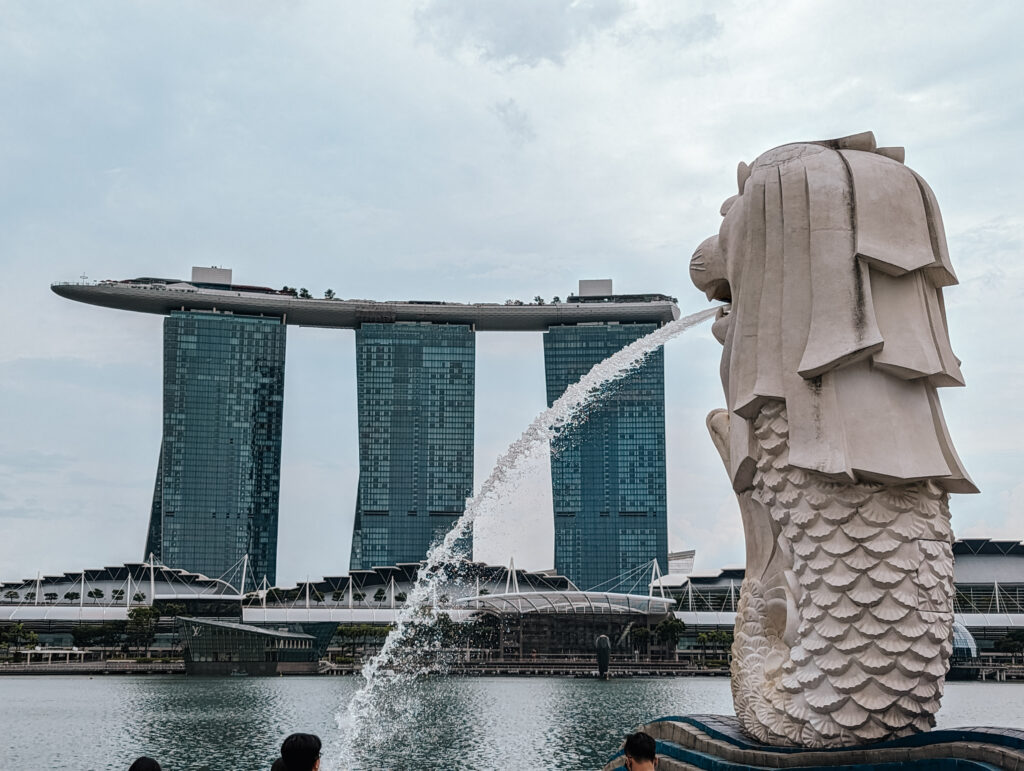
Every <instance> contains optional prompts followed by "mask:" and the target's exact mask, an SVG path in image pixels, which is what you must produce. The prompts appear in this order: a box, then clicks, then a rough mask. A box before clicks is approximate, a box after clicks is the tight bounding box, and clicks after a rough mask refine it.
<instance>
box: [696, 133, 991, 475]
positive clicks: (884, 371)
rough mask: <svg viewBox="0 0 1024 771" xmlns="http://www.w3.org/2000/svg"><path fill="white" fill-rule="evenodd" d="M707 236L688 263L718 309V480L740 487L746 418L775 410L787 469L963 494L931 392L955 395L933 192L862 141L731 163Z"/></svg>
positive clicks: (895, 159) (946, 280)
mask: <svg viewBox="0 0 1024 771" xmlns="http://www.w3.org/2000/svg"><path fill="white" fill-rule="evenodd" d="M738 183H739V193H738V194H737V195H736V196H733V197H732V198H730V199H728V200H727V201H726V202H725V203H724V204H723V206H722V212H721V213H722V214H723V215H724V219H723V221H722V226H721V229H720V230H719V234H718V236H715V237H713V238H710V239H708V240H707V241H705V242H704V243H703V244H701V246H700V247H698V249H697V252H696V253H695V254H694V257H693V259H692V261H691V263H690V274H691V276H692V278H693V281H694V283H695V284H696V286H697V287H698V288H700V289H702V290H704V291H705V292H706V293H707V295H708V298H709V299H717V300H725V301H727V302H729V303H730V304H731V305H730V308H729V309H728V310H724V311H723V312H722V314H720V317H719V319H718V321H717V322H716V324H715V327H714V331H715V335H716V336H717V337H718V338H719V340H720V341H721V342H722V343H723V344H724V346H725V350H724V354H723V358H722V382H723V385H724V387H725V392H726V397H727V400H728V410H729V412H730V413H731V414H732V415H734V416H736V417H739V418H742V419H743V420H735V419H733V420H732V422H731V430H730V475H731V478H732V481H733V486H734V488H735V489H736V490H737V491H740V490H743V489H745V488H747V487H749V485H750V481H751V477H752V474H753V469H752V457H753V456H752V453H751V452H750V449H749V445H750V441H751V438H750V430H749V424H750V421H751V420H752V419H753V418H754V416H756V414H757V411H758V409H759V407H760V406H761V405H762V404H763V403H764V402H765V401H766V400H770V399H779V400H782V401H784V402H785V404H786V407H787V409H788V411H789V420H790V425H791V434H790V448H789V453H790V462H791V463H792V464H793V465H794V466H798V467H801V468H804V469H807V470H811V471H817V472H820V473H822V474H825V475H828V476H832V477H836V478H839V479H847V480H850V481H855V480H876V481H882V482H897V481H901V482H909V481H914V480H921V479H932V480H935V481H936V482H937V483H938V484H940V485H941V486H942V487H943V488H944V489H946V490H947V491H949V492H961V493H962V492H976V491H977V490H976V488H975V487H974V484H973V483H972V482H971V480H970V478H969V477H968V476H967V473H966V472H965V470H964V468H963V466H962V464H961V462H960V459H959V458H958V457H957V454H956V451H955V450H954V448H953V443H952V441H951V440H950V438H949V434H948V431H947V429H946V425H945V420H944V418H943V416H942V410H941V408H940V406H939V402H938V399H937V398H936V396H935V389H936V388H937V387H939V386H954V385H963V382H964V381H963V377H962V375H961V373H960V367H959V360H958V359H957V358H956V356H954V355H953V351H952V349H951V347H950V343H949V333H948V331H947V328H946V312H945V307H944V304H943V299H942V288H943V287H945V286H949V285H951V284H955V283H957V279H956V275H955V274H954V272H953V267H952V265H951V264H950V260H949V253H948V250H947V248H946V237H945V233H944V231H943V227H942V218H941V215H940V214H939V207H938V204H937V203H936V201H935V196H934V194H933V193H932V191H931V188H929V187H928V185H927V184H926V183H925V182H924V180H923V179H921V177H919V176H918V175H917V174H916V173H914V172H913V171H911V170H910V169H908V168H907V167H906V166H904V165H903V149H902V148H891V147H889V148H886V147H883V148H876V147H875V139H874V135H873V134H871V133H870V132H868V133H865V134H857V135H854V136H851V137H846V138H844V139H837V140H829V141H824V142H801V143H797V144H789V145H783V146H781V147H777V148H775V149H773V150H769V151H768V152H766V153H764V154H763V155H761V156H760V157H758V158H757V160H755V161H754V163H753V164H752V165H750V166H748V165H747V164H745V163H741V164H740V165H739V171H738Z"/></svg>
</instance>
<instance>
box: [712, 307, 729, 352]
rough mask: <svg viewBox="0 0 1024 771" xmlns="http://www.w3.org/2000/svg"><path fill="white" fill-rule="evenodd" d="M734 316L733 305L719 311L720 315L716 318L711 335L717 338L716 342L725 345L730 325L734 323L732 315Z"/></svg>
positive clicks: (720, 308)
mask: <svg viewBox="0 0 1024 771" xmlns="http://www.w3.org/2000/svg"><path fill="white" fill-rule="evenodd" d="M731 314H732V303H726V304H725V305H722V306H721V307H719V309H718V315H717V316H715V321H714V323H713V324H712V325H711V334H713V335H714V336H715V340H717V341H718V342H720V343H721V344H722V345H725V335H726V332H728V331H729V324H730V323H731V322H732V319H731V318H730V315H731Z"/></svg>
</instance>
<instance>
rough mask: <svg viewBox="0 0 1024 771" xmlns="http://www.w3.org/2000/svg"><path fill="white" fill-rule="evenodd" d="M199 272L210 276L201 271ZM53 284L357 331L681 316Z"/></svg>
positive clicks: (656, 302)
mask: <svg viewBox="0 0 1024 771" xmlns="http://www.w3.org/2000/svg"><path fill="white" fill-rule="evenodd" d="M204 270H209V269H204ZM226 272H227V273H228V274H230V271H226ZM201 277H202V278H208V276H206V275H205V274H201ZM229 277H230V275H229ZM608 283H609V284H610V282H608ZM51 289H52V290H53V291H54V292H56V293H57V294H58V295H60V296H61V297H65V298H67V299H69V300H76V301H78V302H83V303H88V304H90V305H100V306H103V307H106V308H119V309H121V310H126V311H139V312H141V313H156V314H159V315H162V316H166V315H167V314H169V313H170V312H171V311H174V310H183V309H184V310H207V311H214V310H216V311H221V312H225V313H236V314H243V315H249V316H274V317H278V318H281V319H283V320H284V323H286V324H290V325H298V326H305V327H332V328H336V329H358V328H359V327H360V326H361V325H362V324H366V323H368V322H372V323H378V324H393V323H396V322H402V321H419V322H430V323H435V324H466V325H468V326H470V327H473V328H474V329H475V330H476V331H478V332H501V331H504V332H530V331H532V332H543V331H545V330H546V329H548V327H552V326H557V325H560V324H584V323H590V322H597V321H605V322H608V321H618V322H627V323H629V322H631V323H639V322H643V323H649V324H659V325H660V324H665V323H668V322H669V321H674V320H675V319H677V318H679V308H678V307H676V303H675V300H674V299H673V298H671V297H668V296H667V295H663V294H643V295H612V294H608V295H586V296H579V295H576V296H569V297H568V298H567V299H566V301H565V302H559V303H544V304H543V305H542V304H539V303H518V302H514V303H513V304H501V303H451V302H441V301H434V300H394V301H387V302H378V301H375V300H341V299H330V300H328V299H314V298H300V297H296V296H295V295H294V294H292V293H291V292H286V291H281V290H275V289H271V288H269V287H260V286H245V285H241V284H215V283H209V282H206V281H199V280H196V277H195V275H194V277H193V280H192V281H183V280H181V279H173V278H147V277H142V278H134V279H126V280H123V281H99V282H92V283H86V282H79V283H72V282H59V283H55V284H53V285H52V286H51Z"/></svg>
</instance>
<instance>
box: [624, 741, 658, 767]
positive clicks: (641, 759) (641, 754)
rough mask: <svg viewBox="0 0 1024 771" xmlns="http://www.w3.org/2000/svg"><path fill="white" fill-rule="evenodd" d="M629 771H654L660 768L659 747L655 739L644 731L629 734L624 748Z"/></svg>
mask: <svg viewBox="0 0 1024 771" xmlns="http://www.w3.org/2000/svg"><path fill="white" fill-rule="evenodd" d="M622 752H623V754H624V755H625V756H626V768H627V769H628V770H629V771H654V769H656V768H657V767H658V756H657V754H656V752H657V745H656V744H655V743H654V739H653V738H651V736H649V735H648V734H645V733H644V732H643V731H637V732H636V733H635V734H629V735H628V736H627V737H626V743H625V745H623V747H622Z"/></svg>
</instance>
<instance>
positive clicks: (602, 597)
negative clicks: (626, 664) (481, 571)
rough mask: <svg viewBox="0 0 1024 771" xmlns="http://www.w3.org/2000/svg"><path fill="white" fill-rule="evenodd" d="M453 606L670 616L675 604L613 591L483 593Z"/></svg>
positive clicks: (499, 610)
mask: <svg viewBox="0 0 1024 771" xmlns="http://www.w3.org/2000/svg"><path fill="white" fill-rule="evenodd" d="M454 604H455V605H457V606H459V607H464V608H475V609H479V610H490V611H493V612H495V613H499V614H509V613H518V614H522V613H588V614H630V615H660V614H664V613H670V612H671V611H672V608H673V607H674V606H675V604H676V601H675V600H673V599H672V598H671V597H653V596H649V595H646V594H616V593H613V592H581V591H540V592H521V593H520V592H510V593H507V594H483V595H478V596H476V597H462V598H460V599H458V600H456V601H455V603H454Z"/></svg>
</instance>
